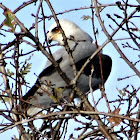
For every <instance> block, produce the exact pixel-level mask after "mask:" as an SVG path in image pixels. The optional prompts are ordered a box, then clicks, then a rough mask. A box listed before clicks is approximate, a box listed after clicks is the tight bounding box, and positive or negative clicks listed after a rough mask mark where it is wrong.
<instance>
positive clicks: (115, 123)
mask: <svg viewBox="0 0 140 140" xmlns="http://www.w3.org/2000/svg"><path fill="white" fill-rule="evenodd" d="M119 112H120V108H117V109H115V110H114V111H113V112H112V114H114V115H115V114H116V115H118V114H119ZM107 120H108V121H109V122H110V123H113V125H114V126H118V125H119V124H120V122H121V120H120V119H119V118H116V117H110V118H108V119H107Z"/></svg>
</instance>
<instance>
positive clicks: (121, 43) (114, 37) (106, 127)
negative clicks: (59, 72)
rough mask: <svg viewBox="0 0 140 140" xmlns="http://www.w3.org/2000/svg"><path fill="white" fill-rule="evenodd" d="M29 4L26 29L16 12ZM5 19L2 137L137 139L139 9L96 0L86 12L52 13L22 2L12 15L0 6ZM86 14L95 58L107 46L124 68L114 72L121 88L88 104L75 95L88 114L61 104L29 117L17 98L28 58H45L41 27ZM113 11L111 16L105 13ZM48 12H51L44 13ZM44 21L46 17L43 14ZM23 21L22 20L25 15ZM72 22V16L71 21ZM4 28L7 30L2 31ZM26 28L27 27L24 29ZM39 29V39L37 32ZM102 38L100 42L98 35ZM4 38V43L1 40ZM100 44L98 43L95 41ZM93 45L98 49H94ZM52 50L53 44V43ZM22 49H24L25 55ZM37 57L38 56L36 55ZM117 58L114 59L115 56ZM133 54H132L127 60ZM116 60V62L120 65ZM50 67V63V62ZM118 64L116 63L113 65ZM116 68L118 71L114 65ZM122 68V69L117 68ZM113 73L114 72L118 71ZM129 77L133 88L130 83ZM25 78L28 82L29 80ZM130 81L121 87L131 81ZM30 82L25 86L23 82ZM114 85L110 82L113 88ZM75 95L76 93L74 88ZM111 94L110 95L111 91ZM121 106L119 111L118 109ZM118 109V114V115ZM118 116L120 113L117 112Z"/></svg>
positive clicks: (45, 5)
mask: <svg viewBox="0 0 140 140" xmlns="http://www.w3.org/2000/svg"><path fill="white" fill-rule="evenodd" d="M33 4H34V8H35V11H36V14H34V13H35V11H34V13H33V14H32V18H34V19H35V22H34V21H32V20H31V22H32V24H31V23H30V25H29V26H28V25H25V23H24V22H25V21H24V20H22V18H21V17H20V18H21V19H18V18H17V15H18V13H20V12H21V11H23V12H26V8H28V7H29V8H30V5H33ZM0 7H1V9H3V14H4V16H5V20H4V21H3V22H2V23H1V26H0V29H1V32H0V37H1V38H2V39H1V43H0V52H1V53H0V72H1V75H2V77H3V82H1V94H0V98H1V102H2V103H1V104H2V108H1V110H0V115H1V118H2V119H4V122H3V121H1V129H0V132H1V133H3V132H4V131H7V130H8V129H11V128H13V127H17V130H18V133H19V138H17V137H16V136H15V137H14V139H43V138H44V139H45V138H46V139H50V138H52V139H78V140H80V139H86V138H91V139H105V138H106V139H109V140H111V139H124V138H127V139H131V138H134V139H135V140H136V139H138V135H139V129H140V126H139V122H140V105H139V104H140V101H139V95H138V92H139V90H140V87H139V77H140V72H139V69H138V68H139V67H138V66H139V65H140V64H139V58H140V56H139V55H138V54H139V49H140V45H139V44H140V43H139V42H140V41H139V31H140V29H139V20H138V19H139V15H138V12H139V10H140V7H139V6H138V4H137V3H136V4H131V2H130V3H129V2H128V0H126V1H118V2H116V3H114V4H109V3H108V4H102V3H99V2H98V1H97V0H94V1H91V3H90V6H89V7H80V6H79V7H80V8H77V9H70V10H67V11H64V12H60V13H57V12H56V10H55V8H54V7H53V6H52V4H51V3H50V1H49V0H45V1H43V0H41V1H37V0H30V1H28V2H24V3H23V4H22V5H20V6H19V7H17V8H16V9H15V10H14V11H13V12H12V11H11V10H10V9H8V8H9V7H5V6H4V5H3V4H2V3H0ZM86 9H89V10H90V15H83V16H82V18H83V20H86V21H83V22H89V21H90V22H91V23H92V27H93V34H94V39H95V43H96V45H97V47H98V49H97V51H96V52H95V53H98V52H99V51H100V50H101V49H103V48H104V47H105V45H107V44H108V43H111V44H112V46H113V48H115V49H116V50H117V53H118V54H119V56H120V57H121V59H122V60H123V62H124V65H125V63H126V64H127V65H128V66H129V67H127V69H120V72H122V73H126V71H127V70H128V68H129V69H131V70H132V71H131V72H130V71H129V73H126V76H125V77H123V78H119V77H117V78H118V81H123V83H124V84H123V86H124V87H123V88H122V89H111V87H110V86H108V87H107V88H109V89H110V90H109V92H113V91H115V90H117V91H118V96H117V97H116V98H115V99H114V98H109V96H108V95H107V94H106V90H107V89H105V91H104V90H102V89H101V90H100V91H98V92H99V95H98V98H96V94H94V93H93V94H91V96H92V100H91V101H90V102H89V101H88V100H89V99H88V98H87V97H86V96H84V94H82V95H83V96H80V95H81V93H80V91H79V92H78V94H79V96H80V98H81V99H83V100H84V103H83V104H84V106H86V107H88V111H85V110H83V108H78V107H76V106H74V105H73V104H70V105H69V108H68V107H67V106H68V105H64V106H63V107H60V106H59V107H58V108H51V109H50V111H48V112H47V113H46V112H45V113H41V114H40V115H39V116H32V117H29V116H27V114H25V113H24V112H23V111H22V105H21V103H22V101H23V100H22V96H23V94H24V93H25V92H26V91H27V88H28V89H29V88H30V87H31V86H30V85H29V83H28V81H27V79H28V77H29V75H30V73H33V72H32V69H31V67H32V65H33V64H31V60H32V59H33V58H32V55H33V54H35V53H37V54H38V55H42V54H43V55H44V56H45V57H44V58H46V57H47V58H48V59H51V55H50V51H51V50H48V46H49V45H48V40H47V36H46V32H47V28H48V26H47V24H48V23H49V22H51V21H50V19H54V20H55V21H56V22H58V18H57V17H58V16H59V15H65V14H66V13H70V14H71V13H72V12H75V13H76V12H77V11H81V10H83V11H85V10H86ZM108 9H109V10H110V9H115V10H116V11H113V10H111V11H108ZM49 12H51V13H49ZM48 13H49V16H46V15H48ZM25 16H28V15H25ZM75 18H76V17H75ZM5 26H8V27H5ZM27 26H28V27H27ZM41 30H42V33H43V34H42V35H41V34H40V31H41ZM103 34H105V36H104V38H102V35H103ZM5 38H6V41H5V40H4V39H5ZM100 39H102V40H101V41H100ZM99 43H100V44H102V45H100V46H99ZM55 45H57V44H55ZM27 47H30V48H29V49H28V50H27ZM39 52H40V54H39ZM118 54H117V57H119V56H118ZM132 54H133V55H132ZM122 60H120V61H122ZM52 63H54V65H55V62H52ZM119 63H121V62H119ZM119 67H120V66H119ZM121 67H123V66H121ZM118 73H119V71H118ZM133 78H134V79H135V81H136V80H137V82H136V83H134V82H133ZM29 79H30V78H29ZM131 80H132V82H130V83H129V82H128V83H127V82H126V81H131ZM29 82H30V81H29ZM113 84H115V83H113ZM77 90H78V89H77ZM112 90H113V91H112ZM102 105H104V106H106V107H105V108H106V111H104V110H102V111H100V109H99V107H100V106H102ZM124 107H125V109H124ZM122 110H123V111H122ZM121 111H122V112H123V113H120V112H121ZM39 119H41V120H42V122H41V124H42V126H40V128H38V127H36V125H35V124H34V121H35V120H39ZM70 122H72V123H76V124H77V125H76V126H75V131H76V133H77V135H75V134H74V132H73V131H70V132H69V130H68V129H69V126H70Z"/></svg>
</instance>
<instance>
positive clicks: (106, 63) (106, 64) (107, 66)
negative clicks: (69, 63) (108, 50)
mask: <svg viewBox="0 0 140 140" xmlns="http://www.w3.org/2000/svg"><path fill="white" fill-rule="evenodd" d="M87 59H88V57H86V58H84V59H82V60H80V61H78V62H77V63H76V68H77V70H78V71H79V70H80V69H81V68H82V66H83V64H84V63H85V62H86V61H87ZM101 61H102V68H103V78H104V80H105V81H106V80H107V78H108V76H109V74H110V72H111V67H112V60H111V58H110V57H109V56H107V55H104V54H101ZM92 65H93V66H94V72H93V75H92V76H93V77H94V78H101V70H100V64H99V56H98V55H96V56H95V57H94V58H93V59H91V61H90V62H89V63H88V64H87V66H86V67H85V69H84V70H83V72H84V74H85V75H86V76H89V75H90V74H91V68H92Z"/></svg>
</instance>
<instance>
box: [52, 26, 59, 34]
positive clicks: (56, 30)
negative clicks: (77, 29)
mask: <svg viewBox="0 0 140 140" xmlns="http://www.w3.org/2000/svg"><path fill="white" fill-rule="evenodd" d="M59 31H60V29H59V28H58V27H55V28H53V29H52V32H55V33H58V32H59Z"/></svg>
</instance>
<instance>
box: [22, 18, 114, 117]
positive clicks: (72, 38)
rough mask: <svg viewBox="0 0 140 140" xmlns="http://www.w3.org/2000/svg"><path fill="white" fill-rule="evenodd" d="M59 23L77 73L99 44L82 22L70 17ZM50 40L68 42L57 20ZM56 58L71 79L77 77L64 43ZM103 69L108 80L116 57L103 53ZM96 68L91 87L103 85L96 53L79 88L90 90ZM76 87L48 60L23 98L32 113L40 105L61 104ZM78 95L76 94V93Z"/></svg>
mask: <svg viewBox="0 0 140 140" xmlns="http://www.w3.org/2000/svg"><path fill="white" fill-rule="evenodd" d="M59 23H60V25H61V27H62V29H63V31H64V33H65V36H66V38H67V42H68V46H69V48H70V50H71V52H72V56H73V58H74V62H75V66H76V69H77V72H78V71H79V70H80V69H81V67H82V66H83V64H84V63H85V62H86V60H87V59H88V58H89V57H90V56H91V55H92V54H93V53H94V52H95V51H96V49H97V48H96V45H95V44H94V43H93V39H92V38H91V36H90V35H89V34H87V33H86V32H84V31H83V30H82V29H81V28H80V27H79V26H78V25H76V24H75V23H73V22H71V21H69V20H65V19H62V20H59ZM48 39H49V42H51V41H57V42H58V43H59V44H60V45H62V46H63V45H64V39H63V37H62V33H61V31H60V28H59V27H57V24H56V23H54V24H53V25H52V26H51V27H50V30H49V32H48ZM53 57H54V59H55V60H56V61H57V62H58V63H59V65H60V68H61V70H62V71H63V72H64V73H65V74H66V75H67V77H68V78H69V79H70V80H73V79H74V77H75V76H74V72H73V67H72V62H71V60H70V57H69V55H68V53H67V51H66V49H65V47H64V46H63V47H62V48H61V49H60V50H58V51H57V52H55V53H54V54H53ZM101 60H102V69H103V78H104V82H105V81H106V80H107V78H108V76H109V74H110V72H111V67H112V60H111V58H110V57H109V56H107V55H104V54H101ZM92 67H94V71H93V74H92V79H91V86H92V88H93V90H96V89H98V88H99V85H101V84H102V78H101V70H100V64H99V57H98V55H96V56H95V57H94V58H93V59H92V60H91V61H90V62H89V63H88V65H87V66H86V67H85V68H84V70H83V72H82V73H81V75H80V77H79V79H78V80H77V82H76V83H77V84H76V85H77V87H78V88H79V89H80V90H81V91H82V92H83V93H86V92H88V91H89V89H90V88H89V75H91V68H92ZM71 91H72V89H71V88H70V87H69V86H68V85H67V84H66V82H65V81H64V80H63V79H62V78H61V76H60V75H59V73H58V72H57V70H56V69H55V67H54V66H53V65H52V63H51V62H50V61H47V63H46V66H45V68H44V70H43V71H42V72H41V73H40V75H39V77H38V79H37V81H36V83H35V85H34V86H33V87H32V88H31V89H30V90H29V91H28V93H27V94H26V95H25V96H24V97H23V100H26V101H28V102H29V103H31V104H32V105H31V104H29V105H27V104H26V110H27V113H28V114H29V115H33V114H35V113H37V112H38V108H37V106H38V107H44V108H47V107H51V106H53V105H57V104H58V105H59V104H61V103H64V102H66V101H67V100H68V98H69V96H70V93H71ZM75 97H76V94H75Z"/></svg>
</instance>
